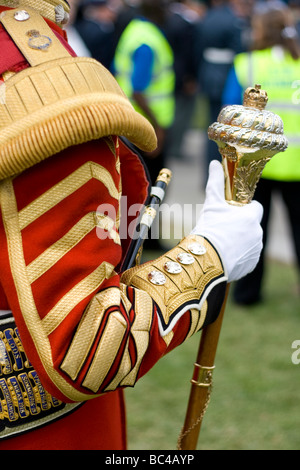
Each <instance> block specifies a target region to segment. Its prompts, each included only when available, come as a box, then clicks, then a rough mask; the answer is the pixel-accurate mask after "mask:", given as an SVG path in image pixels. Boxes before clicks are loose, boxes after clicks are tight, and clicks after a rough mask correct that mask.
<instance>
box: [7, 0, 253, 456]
mask: <svg viewBox="0 0 300 470" xmlns="http://www.w3.org/2000/svg"><path fill="white" fill-rule="evenodd" d="M9 5H11V3H10V0H0V13H1V15H0V45H1V51H2V52H1V61H0V79H1V82H2V85H1V86H2V87H3V84H4V85H5V87H4V88H5V91H6V93H5V100H2V102H1V103H0V107H1V113H0V130H1V132H0V207H1V215H0V237H1V243H0V263H1V270H0V357H1V360H0V449H1V450H99V449H102V450H124V449H126V445H127V444H126V419H125V406H124V394H123V390H124V388H125V387H133V386H134V385H135V383H136V382H137V381H138V380H139V379H140V378H141V377H142V376H143V375H144V374H146V373H147V372H148V371H149V370H150V369H151V367H153V366H154V364H155V363H156V362H157V361H158V360H159V359H160V358H161V357H163V356H165V355H166V354H167V353H169V352H170V351H171V350H173V349H174V348H175V347H177V346H179V345H180V344H182V343H183V342H184V341H185V340H188V338H189V337H190V336H192V335H193V334H194V333H196V332H197V331H199V330H200V329H201V328H203V327H204V326H206V325H207V324H209V323H212V322H214V321H215V319H216V318H217V317H218V315H219V312H220V309H221V305H222V302H223V299H224V294H225V290H226V284H227V282H232V281H234V280H236V279H239V278H240V277H241V276H243V275H245V274H246V273H248V272H250V271H251V270H252V269H254V267H255V264H256V262H257V260H258V257H259V253H260V250H261V243H262V233H261V227H260V220H261V216H262V208H261V206H260V204H258V203H256V202H255V201H254V202H253V203H251V204H249V205H248V206H246V207H242V208H241V207H234V206H231V205H229V204H227V203H226V201H225V198H224V173H223V170H222V167H221V165H220V163H219V162H213V164H212V165H211V167H210V178H209V182H208V185H207V197H206V200H205V203H204V208H203V212H202V213H201V215H200V217H199V220H198V221H197V223H196V225H195V227H194V229H193V230H192V232H191V233H190V234H189V235H188V236H187V237H186V238H184V239H183V240H182V241H181V242H180V243H179V244H178V245H177V246H175V247H174V248H173V249H172V250H170V251H169V252H168V253H165V254H163V256H162V257H160V258H158V259H156V260H153V261H151V262H149V263H144V264H141V265H137V266H134V267H132V268H131V267H130V269H128V268H129V267H128V266H127V265H126V264H125V260H126V255H127V254H128V252H129V251H130V250H131V249H132V244H133V243H134V237H133V232H132V228H134V227H132V225H134V226H136V225H137V221H136V219H135V215H136V214H135V215H134V216H132V215H130V209H131V207H132V206H136V205H138V207H141V206H143V205H144V204H145V203H146V202H147V200H148V193H149V191H148V190H149V181H148V180H147V177H146V176H147V175H146V172H145V169H144V166H143V163H142V161H141V160H140V157H139V154H138V152H137V149H138V148H140V149H141V150H143V151H149V152H151V151H153V150H154V149H155V146H156V144H157V139H156V135H155V132H154V129H153V127H152V126H151V125H150V123H149V121H148V120H147V119H145V118H144V117H143V116H142V115H141V114H139V113H137V112H136V111H135V110H134V108H133V106H132V105H131V104H130V102H129V100H128V99H127V98H126V96H125V95H124V93H123V92H122V90H121V89H120V87H119V86H118V84H117V82H116V80H115V79H114V78H113V76H112V75H111V73H110V72H109V71H108V70H107V69H105V67H103V66H102V65H101V64H100V63H99V62H97V61H96V60H94V59H92V58H83V57H77V56H76V54H75V53H74V51H73V50H72V48H71V47H70V45H69V44H68V42H67V35H66V33H65V30H64V26H65V23H66V21H67V18H68V15H69V5H68V3H67V2H65V1H64V0H57V1H56V0H49V1H48V0H43V1H40V0H20V3H19V4H18V6H17V7H15V8H14V7H11V6H9ZM24 32H25V33H26V32H31V33H30V34H29V35H28V34H24ZM45 50H46V53H45ZM119 136H123V137H119ZM122 198H125V199H126V201H127V207H126V209H125V210H124V207H123V205H122V211H121V209H120V206H121V204H122V201H123V199H122ZM139 210H141V209H139ZM170 360H172V359H171V357H170ZM157 399H158V398H157Z"/></svg>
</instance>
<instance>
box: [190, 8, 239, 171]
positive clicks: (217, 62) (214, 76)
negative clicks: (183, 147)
mask: <svg viewBox="0 0 300 470" xmlns="http://www.w3.org/2000/svg"><path fill="white" fill-rule="evenodd" d="M235 7H236V2H235V0H210V1H209V2H208V9H207V12H206V14H205V16H204V18H203V19H202V21H201V22H200V23H199V26H198V28H197V29H198V31H197V35H196V42H195V51H196V52H195V55H196V59H197V60H198V78H199V87H200V93H201V94H203V96H204V97H205V98H206V99H207V101H208V107H209V115H208V120H209V122H215V121H216V120H217V117H218V114H219V112H220V110H221V107H222V93H223V88H224V85H225V82H226V78H227V75H228V72H229V70H230V68H231V67H232V64H233V60H234V57H235V54H237V53H239V52H242V51H244V50H245V48H246V45H245V44H244V43H243V32H244V29H245V21H244V18H243V17H241V16H238V14H237V12H236V9H235ZM214 159H216V160H220V154H219V151H218V147H217V145H216V143H215V142H213V141H211V140H209V139H207V143H206V152H205V161H204V166H205V172H206V174H207V170H208V166H209V163H210V162H211V161H212V160H214Z"/></svg>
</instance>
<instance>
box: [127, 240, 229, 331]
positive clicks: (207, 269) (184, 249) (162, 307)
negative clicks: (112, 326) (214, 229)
mask: <svg viewBox="0 0 300 470" xmlns="http://www.w3.org/2000/svg"><path fill="white" fill-rule="evenodd" d="M226 280H227V278H226V277H225V274H224V268H223V264H222V261H221V259H220V256H219V255H218V253H217V251H216V250H215V248H214V247H213V246H212V245H211V243H210V242H209V241H208V240H206V239H205V238H203V237H199V236H197V235H193V236H189V237H186V238H184V239H183V240H182V241H181V242H180V243H179V244H178V245H177V246H176V247H175V248H173V249H172V250H170V251H169V252H167V253H166V254H164V255H163V256H161V257H160V258H158V259H156V260H155V261H153V262H152V261H151V262H148V263H145V264H143V265H141V266H137V267H134V268H132V269H130V270H128V271H126V272H125V273H124V274H123V275H122V278H121V282H123V283H124V284H126V285H130V286H133V287H136V288H139V289H142V290H144V291H146V292H148V294H149V295H150V296H151V297H152V299H153V300H154V302H155V303H156V304H157V306H158V309H159V311H158V317H159V318H158V320H159V328H160V333H161V335H162V336H166V335H167V334H168V333H170V331H171V330H172V329H173V328H174V326H175V324H176V323H177V321H178V320H179V318H180V317H181V316H182V315H183V314H184V313H186V312H187V311H188V310H192V309H196V310H198V311H201V308H202V306H203V304H204V302H205V300H206V299H207V296H208V294H209V292H210V291H211V290H212V289H213V287H214V286H216V285H217V284H220V283H222V282H224V281H226ZM204 320H205V319H204V318H201V321H200V323H201V325H202V324H203V322H204Z"/></svg>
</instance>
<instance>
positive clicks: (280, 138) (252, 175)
mask: <svg viewBox="0 0 300 470" xmlns="http://www.w3.org/2000/svg"><path fill="white" fill-rule="evenodd" d="M267 103H268V95H267V92H266V91H264V90H262V89H261V86H260V85H255V87H249V88H247V90H246V91H245V93H244V101H243V105H232V106H226V107H225V108H223V109H222V110H221V112H220V114H219V116H218V119H217V122H215V123H213V124H212V125H211V126H210V127H209V128H208V137H209V139H211V140H213V141H214V142H216V144H217V145H218V148H219V152H220V154H221V156H222V163H223V167H224V173H225V198H226V200H227V201H228V202H230V203H232V204H238V205H243V204H248V203H249V202H251V200H252V199H253V196H254V193H255V189H256V186H257V183H258V181H259V179H260V177H261V174H262V171H263V169H264V168H265V165H266V164H267V163H268V162H269V160H271V158H272V157H273V156H274V155H276V154H277V153H279V152H283V151H285V150H286V149H287V147H288V141H287V139H286V137H285V136H284V134H283V122H282V119H281V118H280V117H279V116H278V115H276V114H274V113H272V112H270V111H267V110H266V109H265V108H266V105H267Z"/></svg>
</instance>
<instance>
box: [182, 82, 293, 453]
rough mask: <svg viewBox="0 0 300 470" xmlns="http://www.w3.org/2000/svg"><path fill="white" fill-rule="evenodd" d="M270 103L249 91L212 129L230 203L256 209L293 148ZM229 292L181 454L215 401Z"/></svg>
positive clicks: (210, 333) (209, 336)
mask: <svg viewBox="0 0 300 470" xmlns="http://www.w3.org/2000/svg"><path fill="white" fill-rule="evenodd" d="M267 101H268V96H267V93H266V92H265V91H264V90H261V86H260V85H256V86H255V87H254V88H252V87H250V88H248V89H247V90H246V91H245V94H244V102H243V106H240V105H234V106H228V107H226V108H224V109H223V110H222V111H221V112H220V114H219V117H218V120H217V122H216V123H213V124H212V125H211V126H210V127H209V129H208V136H209V138H210V139H211V140H214V141H215V142H216V143H217V145H218V147H219V151H220V154H221V156H222V164H223V169H224V176H225V198H226V200H227V201H228V203H230V204H235V205H243V204H248V203H250V202H251V201H252V198H253V196H254V193H255V189H256V186H257V183H258V181H259V179H260V177H261V174H262V171H263V169H264V167H265V165H266V164H267V163H268V161H269V160H270V159H271V158H272V157H273V156H274V155H275V154H277V153H278V152H283V151H284V150H286V148H287V146H288V142H287V139H286V138H285V137H284V135H283V123H282V120H281V119H280V117H279V116H277V115H276V114H273V113H271V112H270V111H265V107H266V104H267ZM229 289H230V285H229V284H228V285H227V288H226V294H225V299H224V302H223V305H222V309H221V311H220V314H219V316H218V318H217V320H216V321H215V322H214V323H212V324H210V325H208V326H207V327H205V328H204V329H203V331H202V334H201V339H200V345H199V349H198V354H197V358H196V363H195V365H194V373H193V378H192V380H191V384H192V385H191V390H190V396H189V401H188V406H187V411H186V416H185V422H184V426H183V428H182V431H181V434H180V436H179V439H178V443H177V448H178V449H179V450H194V449H196V448H197V443H198V438H199V433H200V429H201V425H202V421H203V417H204V414H205V412H206V410H207V407H208V404H209V400H210V395H211V390H212V374H213V370H214V368H215V357H216V353H217V347H218V342H219V338H220V334H221V328H222V323H223V318H224V313H225V309H226V304H227V299H228V295H229Z"/></svg>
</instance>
